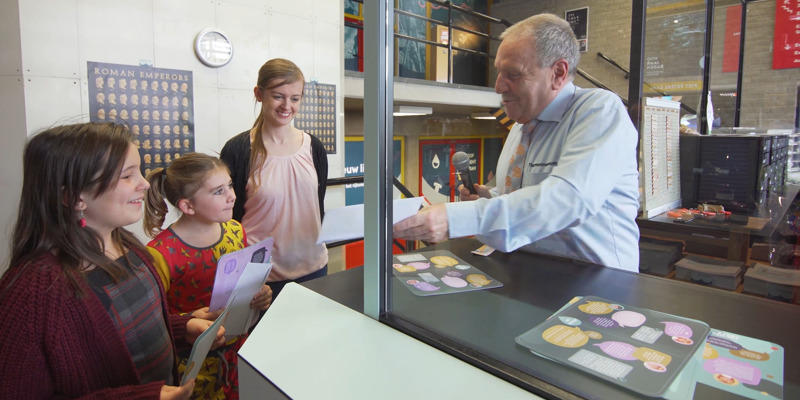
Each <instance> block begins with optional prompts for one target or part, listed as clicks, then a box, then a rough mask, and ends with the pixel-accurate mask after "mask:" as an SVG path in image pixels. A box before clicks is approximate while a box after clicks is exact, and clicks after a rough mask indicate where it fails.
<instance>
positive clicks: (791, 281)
mask: <svg viewBox="0 0 800 400" xmlns="http://www.w3.org/2000/svg"><path fill="white" fill-rule="evenodd" d="M743 288H744V289H743V290H744V291H745V292H747V293H752V294H757V295H760V296H764V297H767V298H769V299H774V300H780V301H784V302H787V303H795V304H800V270H794V269H783V268H777V267H772V266H769V265H766V264H762V263H759V262H754V263H752V264H751V267H750V268H749V269H748V270H747V272H746V273H745V274H744V285H743Z"/></svg>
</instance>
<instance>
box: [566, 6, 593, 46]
mask: <svg viewBox="0 0 800 400" xmlns="http://www.w3.org/2000/svg"><path fill="white" fill-rule="evenodd" d="M564 19H565V20H567V22H569V26H570V27H571V28H572V32H575V38H576V39H578V46H579V47H580V50H581V53H585V52H587V51H588V50H589V44H588V41H589V7H584V8H579V9H576V10H569V11H566V12H564Z"/></svg>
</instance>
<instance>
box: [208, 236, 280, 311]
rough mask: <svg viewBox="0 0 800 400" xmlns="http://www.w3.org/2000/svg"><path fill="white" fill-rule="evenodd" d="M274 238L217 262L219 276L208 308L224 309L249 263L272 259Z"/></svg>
mask: <svg viewBox="0 0 800 400" xmlns="http://www.w3.org/2000/svg"><path fill="white" fill-rule="evenodd" d="M272 242H273V240H272V238H271V237H268V238H266V239H264V240H262V241H260V242H258V243H256V244H254V245H252V246H247V247H245V248H243V249H241V250H237V251H234V252H233V253H228V254H223V255H222V257H220V258H219V260H217V274H216V276H215V277H214V289H213V291H212V292H211V301H210V302H209V305H208V308H209V310H211V311H216V310H219V309H222V308H223V307H224V306H225V304H226V303H227V302H228V298H230V297H231V293H233V289H234V288H235V287H236V283H237V282H239V277H240V276H242V273H243V272H244V269H245V267H247V264H248V263H255V264H264V263H268V262H269V260H270V258H272Z"/></svg>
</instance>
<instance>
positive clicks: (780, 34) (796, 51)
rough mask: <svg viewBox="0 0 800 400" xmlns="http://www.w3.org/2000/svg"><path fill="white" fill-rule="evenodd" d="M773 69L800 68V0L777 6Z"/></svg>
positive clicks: (777, 3)
mask: <svg viewBox="0 0 800 400" xmlns="http://www.w3.org/2000/svg"><path fill="white" fill-rule="evenodd" d="M773 49H774V50H773V53H772V69H784V68H798V67H800V0H779V1H777V2H776V4H775V39H774V43H773Z"/></svg>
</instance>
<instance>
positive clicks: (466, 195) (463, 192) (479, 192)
mask: <svg viewBox="0 0 800 400" xmlns="http://www.w3.org/2000/svg"><path fill="white" fill-rule="evenodd" d="M472 186H473V188H475V192H476V194H472V193H470V192H469V190H467V188H466V187H464V185H459V186H458V196H459V198H460V199H461V201H469V200H478V199H479V198H481V197H483V198H485V199H490V198H492V195H491V193H489V187H488V186H484V185H478V184H477V183H474V184H473V185H472Z"/></svg>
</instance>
